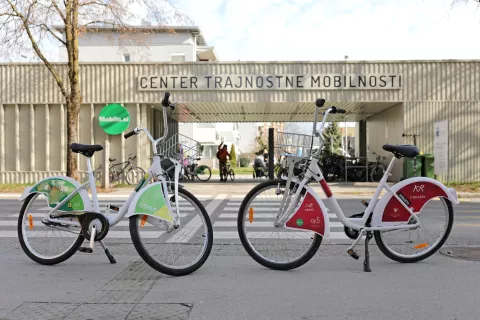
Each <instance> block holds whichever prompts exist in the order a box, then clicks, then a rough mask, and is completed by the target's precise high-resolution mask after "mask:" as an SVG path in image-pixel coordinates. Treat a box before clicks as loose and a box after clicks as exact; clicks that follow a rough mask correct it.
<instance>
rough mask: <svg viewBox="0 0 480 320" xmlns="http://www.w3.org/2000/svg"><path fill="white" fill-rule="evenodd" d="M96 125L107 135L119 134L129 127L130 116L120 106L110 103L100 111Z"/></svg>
mask: <svg viewBox="0 0 480 320" xmlns="http://www.w3.org/2000/svg"><path fill="white" fill-rule="evenodd" d="M98 124H99V125H100V127H101V128H102V129H103V131H105V132H106V133H108V134H112V135H115V134H121V133H122V132H124V131H125V130H127V128H128V126H129V125H130V114H129V113H128V110H127V109H126V108H124V107H123V106H122V105H120V104H118V103H112V104H109V105H107V106H105V107H104V108H103V109H102V111H100V115H99V116H98Z"/></svg>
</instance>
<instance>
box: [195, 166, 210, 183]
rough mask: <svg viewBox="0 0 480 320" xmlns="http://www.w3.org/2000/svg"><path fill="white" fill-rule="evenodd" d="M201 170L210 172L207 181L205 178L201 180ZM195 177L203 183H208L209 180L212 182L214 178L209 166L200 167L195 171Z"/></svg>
mask: <svg viewBox="0 0 480 320" xmlns="http://www.w3.org/2000/svg"><path fill="white" fill-rule="evenodd" d="M200 169H203V170H207V171H208V174H206V175H205V176H208V177H207V178H206V179H204V178H200V177H199V176H198V170H200ZM195 177H197V179H198V180H200V181H202V182H207V181H208V180H210V178H211V177H212V169H210V167H209V166H204V165H202V166H198V167H197V168H196V169H195Z"/></svg>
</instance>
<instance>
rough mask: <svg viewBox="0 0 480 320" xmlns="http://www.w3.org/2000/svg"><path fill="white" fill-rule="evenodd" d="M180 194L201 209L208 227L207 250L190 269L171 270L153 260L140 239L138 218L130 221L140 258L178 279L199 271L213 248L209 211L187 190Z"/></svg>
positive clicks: (179, 190) (134, 217) (181, 189)
mask: <svg viewBox="0 0 480 320" xmlns="http://www.w3.org/2000/svg"><path fill="white" fill-rule="evenodd" d="M178 193H179V194H182V195H183V196H185V197H187V198H190V199H191V200H192V201H193V202H194V203H195V205H196V206H197V207H198V208H199V209H200V212H201V214H202V216H203V217H204V219H205V224H206V226H207V232H208V235H207V245H206V249H205V251H204V253H203V255H202V256H201V258H200V259H199V260H198V261H197V262H196V263H195V264H193V265H191V266H189V267H188V268H184V269H177V268H170V267H167V266H164V265H162V264H160V263H158V261H157V260H156V259H155V258H153V257H152V256H151V255H150V254H149V252H148V251H147V250H146V249H145V247H144V246H143V242H142V239H141V238H140V235H139V233H138V227H137V223H138V219H137V218H138V216H132V217H130V221H129V227H130V236H131V237H132V242H133V245H134V247H135V249H136V250H137V252H138V254H139V255H140V257H141V258H142V259H143V260H144V261H145V262H146V263H147V264H148V265H149V266H150V267H152V268H153V269H155V270H157V271H159V272H161V273H164V274H167V275H170V276H176V277H179V276H185V275H187V274H190V273H192V272H194V271H196V270H198V269H199V268H200V267H201V266H202V265H203V264H204V263H205V261H207V259H208V256H209V255H210V252H211V251H212V246H213V227H212V222H211V221H210V216H209V215H208V213H207V210H206V209H205V207H204V206H203V205H202V203H201V202H200V201H199V200H198V199H197V198H196V197H195V196H194V195H193V194H191V193H190V192H188V191H187V190H185V189H183V188H178Z"/></svg>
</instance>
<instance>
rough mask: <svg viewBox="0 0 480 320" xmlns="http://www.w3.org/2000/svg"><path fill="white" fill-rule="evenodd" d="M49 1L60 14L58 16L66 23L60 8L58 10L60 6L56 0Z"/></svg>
mask: <svg viewBox="0 0 480 320" xmlns="http://www.w3.org/2000/svg"><path fill="white" fill-rule="evenodd" d="M50 1H51V2H52V4H53V6H54V7H55V10H57V12H58V14H59V15H60V18H61V19H62V20H63V23H65V24H66V23H67V20H66V18H65V16H64V15H63V12H62V10H60V7H59V6H58V4H57V1H55V0H50Z"/></svg>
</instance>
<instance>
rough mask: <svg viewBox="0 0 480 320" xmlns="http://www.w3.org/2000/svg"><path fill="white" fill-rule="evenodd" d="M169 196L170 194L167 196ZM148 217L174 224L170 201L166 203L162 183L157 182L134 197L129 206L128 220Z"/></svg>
mask: <svg viewBox="0 0 480 320" xmlns="http://www.w3.org/2000/svg"><path fill="white" fill-rule="evenodd" d="M167 196H168V194H167ZM140 214H141V215H148V216H152V217H154V218H157V219H160V220H164V221H168V222H173V215H172V208H171V206H170V201H165V194H164V193H163V188H162V182H161V181H159V182H155V183H152V184H150V185H149V186H147V187H145V188H143V189H141V190H140V192H138V193H137V194H136V195H135V197H133V200H132V202H131V203H130V205H129V206H128V211H127V214H126V215H125V217H126V218H130V217H131V216H135V215H140Z"/></svg>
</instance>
